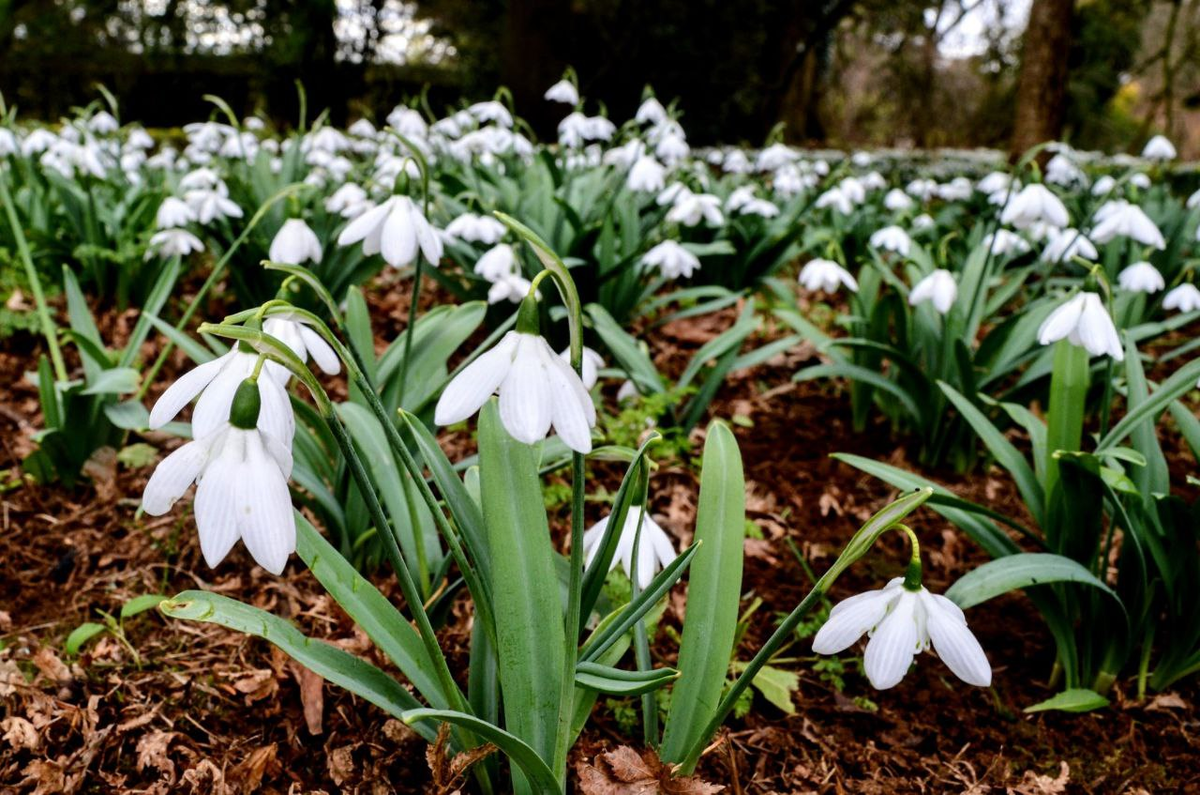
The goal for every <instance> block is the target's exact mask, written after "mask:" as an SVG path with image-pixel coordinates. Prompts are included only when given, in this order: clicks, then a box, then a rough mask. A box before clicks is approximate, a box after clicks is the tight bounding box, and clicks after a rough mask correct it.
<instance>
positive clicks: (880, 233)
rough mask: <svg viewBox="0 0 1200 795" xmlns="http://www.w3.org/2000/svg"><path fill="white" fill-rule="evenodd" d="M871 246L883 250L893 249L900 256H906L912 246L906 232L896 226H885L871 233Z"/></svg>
mask: <svg viewBox="0 0 1200 795" xmlns="http://www.w3.org/2000/svg"><path fill="white" fill-rule="evenodd" d="M870 242H871V247H872V248H881V249H883V250H884V251H894V252H896V253H897V254H899V255H900V256H902V257H907V256H908V251H909V249H910V248H911V247H912V239H911V238H909V236H908V233H907V232H905V231H904V230H903V229H901V228H900V227H898V226H885V227H884V228H883V229H878V230H876V231H875V232H874V233H872V234H871V241H870Z"/></svg>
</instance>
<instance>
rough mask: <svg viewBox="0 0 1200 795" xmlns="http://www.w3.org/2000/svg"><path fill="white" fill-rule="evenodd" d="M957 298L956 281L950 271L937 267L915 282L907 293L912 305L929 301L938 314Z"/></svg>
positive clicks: (942, 312) (950, 305)
mask: <svg viewBox="0 0 1200 795" xmlns="http://www.w3.org/2000/svg"><path fill="white" fill-rule="evenodd" d="M956 298H958V283H957V282H955V281H954V275H953V274H952V273H950V271H948V270H945V269H943V268H938V269H937V270H935V271H934V272H933V273H931V274H929V275H928V276H926V277H925V278H924V279H921V281H919V282H917V283H916V285H915V286H914V287H913V288H912V291H911V292H910V293H909V294H908V303H909V304H910V305H912V306H916V305H917V304H920V303H923V302H925V301H930V302H932V303H933V308H934V309H936V310H937V311H938V314H941V315H944V314H946V313H947V312H949V311H950V307H952V306H954V299H956Z"/></svg>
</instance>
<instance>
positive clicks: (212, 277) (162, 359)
mask: <svg viewBox="0 0 1200 795" xmlns="http://www.w3.org/2000/svg"><path fill="white" fill-rule="evenodd" d="M306 187H307V186H306V185H305V184H304V183H302V182H293V183H292V184H291V185H288V186H286V187H284V188H283V189H282V190H280V191H279V192H278V193H276V194H275V195H274V196H272V197H271V198H269V199H267V200H266V201H265V202H263V205H262V206H261V207H259V208H258V211H257V212H255V213H254V215H253V216H251V217H250V221H249V223H247V224H246V228H245V229H243V230H242V233H241V234H240V235H238V236H237V238H236V239H235V240H234V241H233V245H232V246H230V247H229V249H228V250H227V251H226V252H225V253H224V254H223V255H222V256H221V258H220V259H219V260H217V264H216V265H213V269H212V272H211V273H209V274H208V278H207V279H205V280H204V284H202V285H201V286H200V290H199V291H198V292H197V293H196V295H195V296H194V297H193V298H192V302H191V303H190V304H188V307H187V309H185V310H184V312H183V316H182V317H180V318H179V322H178V323H176V324H175V330H176V331H182V330H183V328H184V327H185V326H187V324H188V322H189V321H190V320H191V319H192V315H194V314H195V313H196V309H198V308H199V306H200V302H201V301H203V300H204V297H205V296H206V295H208V291H209V290H211V289H212V287H213V285H214V284H216V283H217V279H219V278H220V277H221V274H222V273H224V272H225V268H226V266H227V265H229V260H231V259H232V258H233V255H234V254H235V253H237V250H238V249H239V248H241V246H242V244H243V243H245V242H246V238H248V237H250V233H251V232H253V231H254V227H256V226H258V224H259V222H260V221H262V219H263V217H264V216H265V215H266V214H267V211H268V210H270V209H271V208H272V207H273V206H275V204H277V203H278V202H279V201H281V200H283V199H285V198H287V197H288V196H290V195H292V194H293V193H297V192H299V191H301V190H304V189H305V188H306ZM174 348H175V344H174V343H173V342H171V341H170V340H167V344H166V345H164V346H163V349H162V351H161V352H160V353H159V354H158V358H157V359H155V360H154V365H153V366H152V367H151V368H150V370H149V372H147V373H146V376H145V377H144V378H143V379H142V385H141V387H140V388H139V389H138V391H137V395H135V396H134V398H133V399H134V400H137V401H140V400H142V399H143V398H145V397H146V392H147V390H149V389H150V384H152V383H153V382H154V379H155V378H156V377H157V376H158V371H159V370H161V369H162V367H163V365H164V364H166V361H167V357H168V356H170V355H171V351H172V350H173V349H174ZM304 369H305V370H306V371H307V369H308V368H304Z"/></svg>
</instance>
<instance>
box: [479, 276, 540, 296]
mask: <svg viewBox="0 0 1200 795" xmlns="http://www.w3.org/2000/svg"><path fill="white" fill-rule="evenodd" d="M531 287H533V284H532V282H530V281H529V280H528V279H526V278H525V277H524V276H522V275H521V274H519V273H505V274H502V275H500V276H499V277H498V278H496V279H495V280H493V281H492V286H491V287H489V288H488V294H487V300H488V303H489V304H498V303H500V302H501V301H511V302H512V303H514V304H519V303H521V301H522V300H524V298H525V296H527V295H529V289H530V288H531Z"/></svg>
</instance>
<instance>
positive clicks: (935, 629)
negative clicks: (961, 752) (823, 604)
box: [812, 577, 992, 690]
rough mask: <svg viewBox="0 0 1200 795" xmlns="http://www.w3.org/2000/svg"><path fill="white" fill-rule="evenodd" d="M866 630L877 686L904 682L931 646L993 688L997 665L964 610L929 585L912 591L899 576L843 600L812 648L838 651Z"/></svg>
mask: <svg viewBox="0 0 1200 795" xmlns="http://www.w3.org/2000/svg"><path fill="white" fill-rule="evenodd" d="M866 634H869V635H870V640H868V641H867V650H866V653H865V654H864V655H863V669H864V670H865V671H866V674H867V679H869V680H870V682H871V686H872V687H875V688H876V689H878V690H887V689H888V688H891V687H895V686H896V685H897V684H899V683H900V680H901V679H903V678H904V675H905V674H906V673H908V669H909V667H910V666H912V662H913V659H914V658H915V657H916V656H917V653H918V652H922V651H927V650H928V649H929V648H930V647H932V648H933V650H934V652H936V653H937V655H938V656H939V657H941V658H942V662H944V663H946V667H948V668H949V669H950V670H951V671H953V672H954V675H955V676H957V677H958V678H959V679H961V680H963V681H964V682H966V683H967V684H971V685H976V686H978V687H988V686H989V685H991V683H992V667H991V665H990V664H989V663H988V660H987V656H986V655H985V654H984V653H983V647H981V646H980V645H979V641H978V640H976V639H975V636H974V635H973V634H972V633H971V630H970V629H968V628H967V619H966V616H965V615H963V611H962V609H961V608H959V606H958V605H956V604H954V602H952V601H950V600H949V599H947V598H946V597H945V596H942V595H941V594H932V593H930V592H929V591H927V590H926V589H925V587H924V586H919V587H918V588H917V589H916V590H909V589H908V588H906V587H905V586H904V584H903V579H902V578H900V577H897V578H895V579H894V580H892V581H891V582H889V583H888V584H887V585H886V586H884V587H883V588H881V589H879V590H877V591H867V592H866V593H861V594H858V595H856V596H852V597H850V598H849V599H845V600H843V601H841V602H838V603H837V604H836V605H834V607H833V610H831V611H830V613H829V620H828V621H826V622H825V626H823V627H821V629H820V631H819V632H817V635H816V637H815V638H813V644H812V649H813V651H814V652H815V653H817V654H837V653H839V652H842V651H845V650H846V649H848V648H850V647H851V646H853V645H854V644H855V643H857V642H858V639H859V638H861V637H862V636H863V635H866Z"/></svg>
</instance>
